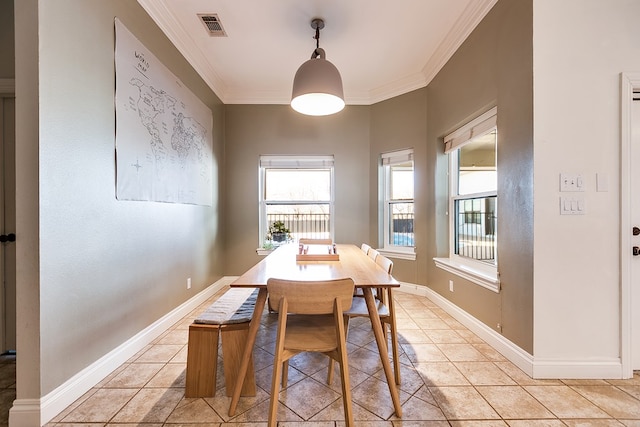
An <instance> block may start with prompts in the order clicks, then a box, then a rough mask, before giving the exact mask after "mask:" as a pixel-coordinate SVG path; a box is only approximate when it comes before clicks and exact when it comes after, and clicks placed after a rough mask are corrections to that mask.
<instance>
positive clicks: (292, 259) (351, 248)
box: [229, 244, 402, 417]
mask: <svg viewBox="0 0 640 427" xmlns="http://www.w3.org/2000/svg"><path fill="white" fill-rule="evenodd" d="M327 249H329V248H326V247H325V248H324V250H325V251H326V252H322V251H320V252H318V254H319V255H320V254H321V253H328V252H329V251H328V250H327ZM335 252H336V255H338V256H337V258H339V259H338V260H328V259H322V258H330V257H328V256H327V257H323V256H318V257H312V256H309V257H301V256H296V255H298V254H299V246H298V245H297V244H286V245H283V246H280V247H278V248H277V249H276V250H274V251H273V252H272V253H270V254H269V255H268V256H266V257H265V258H264V259H262V261H260V262H259V263H258V264H256V265H255V266H253V267H252V268H251V269H249V270H248V271H247V272H246V273H244V274H243V275H242V276H240V277H239V278H238V279H236V280H235V281H234V282H233V283H231V285H230V286H231V287H250V288H258V289H259V291H258V297H257V300H256V305H255V309H254V312H253V316H252V318H251V323H250V325H249V336H248V338H247V341H246V344H245V348H244V352H243V356H242V360H241V363H240V368H239V372H238V374H237V377H236V383H235V386H234V390H233V395H232V398H231V404H230V405H229V416H233V415H235V412H236V408H237V405H238V401H239V400H240V393H241V390H242V385H243V383H244V380H245V376H246V373H247V369H248V368H249V363H250V361H251V355H252V352H253V347H254V344H255V341H256V335H257V333H258V329H259V327H260V321H261V317H262V313H263V311H264V307H265V303H266V301H267V280H269V278H278V279H286V280H302V281H305V280H306V281H317V280H333V279H342V278H347V277H348V278H351V279H352V280H353V282H354V285H355V287H356V288H359V289H361V290H362V293H363V295H364V298H365V301H366V304H367V309H368V311H369V318H370V319H371V327H372V329H373V333H374V336H375V339H376V343H377V345H378V351H379V353H380V361H381V362H382V367H383V370H384V374H385V377H386V380H387V385H388V386H389V393H390V394H391V400H392V402H393V407H394V410H395V413H396V415H397V416H398V417H401V416H402V407H401V406H400V397H399V394H398V388H397V386H396V382H395V378H394V374H393V372H392V369H391V363H390V362H389V356H388V351H387V342H386V340H385V334H384V333H383V331H382V323H381V321H380V317H379V316H378V312H377V308H376V302H375V300H374V297H373V292H372V289H374V288H389V289H391V288H397V287H399V286H400V283H399V282H398V281H397V280H396V279H394V278H393V276H392V275H390V274H389V273H388V272H387V271H385V270H383V269H382V268H381V267H379V266H378V265H377V264H376V263H375V262H374V261H373V260H372V259H371V258H369V257H368V256H367V255H366V254H365V253H364V252H363V251H361V250H360V248H359V247H357V246H355V245H351V244H337V245H336V246H335ZM310 255H311V254H310ZM296 258H309V259H313V260H309V261H307V260H297V259H296ZM332 258H336V257H332ZM390 296H391V294H390ZM392 307H393V306H392ZM390 309H391V308H390Z"/></svg>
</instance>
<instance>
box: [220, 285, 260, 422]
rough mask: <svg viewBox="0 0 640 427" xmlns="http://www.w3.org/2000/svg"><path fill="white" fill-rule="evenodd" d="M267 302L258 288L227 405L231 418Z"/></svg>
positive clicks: (238, 398) (236, 404) (234, 411)
mask: <svg viewBox="0 0 640 427" xmlns="http://www.w3.org/2000/svg"><path fill="white" fill-rule="evenodd" d="M266 301H267V288H260V290H259V291H258V297H257V298H256V306H255V308H254V310H253V316H252V317H251V322H250V323H249V336H248V337H247V342H246V344H245V347H244V352H243V353H242V361H241V363H240V371H239V372H238V377H237V378H236V384H235V386H234V387H233V395H232V397H231V404H230V405H229V416H230V417H232V416H234V415H235V413H236V408H237V406H238V400H240V393H241V392H242V385H243V383H244V377H245V376H246V375H247V369H248V368H249V362H250V361H251V354H252V352H253V345H254V344H255V342H256V335H257V334H258V329H259V328H260V321H261V320H262V312H263V311H264V304H265V302H266Z"/></svg>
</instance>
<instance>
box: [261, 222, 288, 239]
mask: <svg viewBox="0 0 640 427" xmlns="http://www.w3.org/2000/svg"><path fill="white" fill-rule="evenodd" d="M290 233H291V231H290V230H289V229H288V228H287V227H286V226H285V225H284V222H282V221H274V222H273V224H271V225H270V226H269V233H268V234H267V239H268V240H271V241H273V242H278V243H281V242H285V241H287V240H289V237H290Z"/></svg>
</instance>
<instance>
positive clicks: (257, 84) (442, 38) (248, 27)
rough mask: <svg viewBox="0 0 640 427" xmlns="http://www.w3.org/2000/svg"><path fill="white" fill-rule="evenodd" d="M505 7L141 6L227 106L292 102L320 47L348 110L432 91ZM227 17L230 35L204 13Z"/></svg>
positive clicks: (442, 0) (452, 0)
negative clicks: (318, 24) (300, 73)
mask: <svg viewBox="0 0 640 427" xmlns="http://www.w3.org/2000/svg"><path fill="white" fill-rule="evenodd" d="M496 1H497V0H396V1H389V0H387V1H385V0H138V2H139V3H140V4H141V5H142V6H143V7H144V9H145V10H146V11H147V13H149V15H150V16H151V17H152V18H153V19H154V21H155V22H156V23H157V24H158V25H159V27H160V28H161V29H162V31H164V33H165V34H166V35H167V37H168V38H169V39H170V40H171V41H172V42H173V44H174V45H175V46H176V47H177V48H178V50H180V52H181V53H182V54H183V55H184V56H185V58H186V59H187V60H188V61H189V62H190V63H191V65H192V66H193V67H194V68H195V70H196V71H197V72H198V73H199V74H200V75H201V76H202V78H203V79H204V80H205V82H207V84H208V85H209V86H210V87H211V89H212V90H213V91H214V92H215V93H216V95H218V97H219V98H220V99H221V100H222V101H223V102H224V103H225V104H288V103H289V101H290V99H291V85H292V82H293V76H294V75H295V72H296V70H297V69H298V67H299V66H300V65H301V64H302V63H303V62H304V61H306V60H307V59H309V58H310V57H311V53H312V52H313V50H314V49H315V43H316V41H315V40H314V39H313V37H314V35H315V31H314V30H313V29H312V28H311V24H310V23H311V20H312V19H313V18H316V17H317V18H322V19H324V21H325V27H324V29H323V30H321V31H320V47H322V48H324V50H325V51H326V54H327V59H328V60H329V61H331V62H332V63H333V64H334V65H335V66H336V67H337V68H338V70H339V71H340V74H341V75H342V82H343V86H344V94H345V101H346V103H347V104H352V105H353V104H361V105H370V104H373V103H376V102H379V101H383V100H385V99H389V98H391V97H394V96H397V95H401V94H403V93H406V92H409V91H412V90H415V89H418V88H421V87H424V86H426V85H427V83H428V82H429V81H430V80H431V79H432V78H433V77H434V76H435V75H436V73H437V72H438V71H439V70H440V69H441V68H442V66H443V65H444V64H445V63H446V61H447V60H448V59H449V58H450V57H451V55H452V54H453V52H455V50H456V49H457V48H458V47H459V46H460V44H461V43H462V42H463V41H464V39H465V38H466V37H467V36H468V35H469V34H470V33H471V31H472V30H473V29H474V28H475V26H476V25H477V24H478V23H479V22H480V20H482V18H483V17H484V16H485V15H486V13H487V12H488V11H489V10H490V9H491V7H492V6H493V5H494V4H495V3H496ZM213 13H215V14H217V15H218V17H219V18H220V21H221V23H222V26H223V27H224V30H225V31H226V33H227V35H228V36H227V37H211V36H209V34H208V32H207V30H206V28H205V26H204V25H203V24H202V22H201V21H200V19H199V17H198V14H213Z"/></svg>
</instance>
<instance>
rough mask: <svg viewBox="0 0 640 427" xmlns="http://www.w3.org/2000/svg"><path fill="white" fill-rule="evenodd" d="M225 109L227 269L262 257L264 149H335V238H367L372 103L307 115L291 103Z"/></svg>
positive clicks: (238, 269)
mask: <svg viewBox="0 0 640 427" xmlns="http://www.w3.org/2000/svg"><path fill="white" fill-rule="evenodd" d="M225 114H226V119H225V127H226V134H225V144H226V148H225V151H226V157H225V169H226V170H227V178H226V182H225V184H226V187H227V188H226V191H227V195H228V197H227V198H226V199H225V204H224V210H225V227H226V230H227V239H226V243H225V249H226V255H227V256H226V270H225V272H226V274H229V275H240V274H242V273H244V271H246V270H247V269H248V268H249V267H251V266H253V265H254V264H255V263H256V262H258V261H259V260H260V259H261V257H258V256H257V255H256V252H255V250H256V248H257V247H258V245H259V244H260V236H259V231H258V159H259V156H260V155H261V154H274V155H277V154H322V155H324V154H333V155H334V156H335V183H336V188H335V215H336V222H335V240H336V241H337V242H338V243H355V244H358V245H359V244H360V243H361V242H364V241H366V240H368V238H369V223H370V219H369V214H370V212H369V197H370V195H369V190H368V189H369V188H370V183H369V181H370V170H369V168H370V165H369V122H370V119H369V107H364V106H347V107H346V108H345V109H344V110H343V111H341V112H340V113H338V114H335V115H333V116H328V117H308V116H303V115H301V114H299V113H296V112H295V111H293V110H292V109H291V107H289V106H288V105H227V106H226V107H225ZM376 197H377V196H376Z"/></svg>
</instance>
